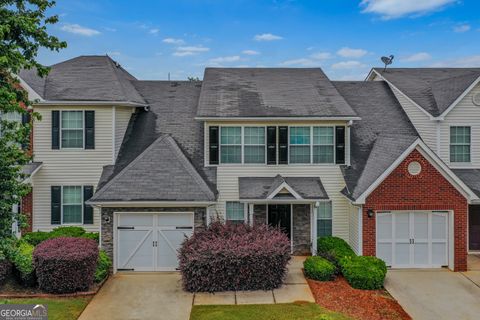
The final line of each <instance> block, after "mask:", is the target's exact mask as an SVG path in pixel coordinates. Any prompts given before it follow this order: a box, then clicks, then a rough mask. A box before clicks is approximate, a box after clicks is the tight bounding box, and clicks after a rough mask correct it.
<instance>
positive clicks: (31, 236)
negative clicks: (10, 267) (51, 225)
mask: <svg viewBox="0 0 480 320" xmlns="http://www.w3.org/2000/svg"><path fill="white" fill-rule="evenodd" d="M47 239H50V232H45V231H35V232H28V233H25V234H24V235H23V236H22V240H24V241H26V242H28V243H30V244H31V245H32V246H37V245H38V244H40V243H41V242H42V241H45V240H47Z"/></svg>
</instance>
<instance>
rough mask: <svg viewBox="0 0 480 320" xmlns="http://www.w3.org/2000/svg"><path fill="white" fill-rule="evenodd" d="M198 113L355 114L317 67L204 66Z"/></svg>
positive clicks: (219, 115) (292, 115)
mask: <svg viewBox="0 0 480 320" xmlns="http://www.w3.org/2000/svg"><path fill="white" fill-rule="evenodd" d="M198 106H199V107H198V113H197V116H198V117H220V118H222V117H308V116H317V117H354V116H356V113H355V111H354V110H352V108H351V107H350V106H349V105H348V103H347V102H345V99H344V98H343V97H342V96H341V95H340V94H339V93H338V91H337V90H336V89H335V87H334V86H333V85H332V83H331V82H330V80H329V79H328V78H327V76H326V75H325V74H324V73H323V71H322V70H321V69H320V68H298V69H295V68H206V69H205V75H204V79H203V87H202V92H201V94H200V100H199V102H198Z"/></svg>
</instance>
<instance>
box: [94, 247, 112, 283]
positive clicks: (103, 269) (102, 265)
mask: <svg viewBox="0 0 480 320" xmlns="http://www.w3.org/2000/svg"><path fill="white" fill-rule="evenodd" d="M111 266H112V261H111V260H110V258H109V256H108V255H107V253H106V252H105V251H103V250H100V251H99V252H98V261H97V268H96V269H95V282H97V283H98V282H101V281H102V280H103V279H105V277H106V276H107V275H108V273H109V272H110V267H111Z"/></svg>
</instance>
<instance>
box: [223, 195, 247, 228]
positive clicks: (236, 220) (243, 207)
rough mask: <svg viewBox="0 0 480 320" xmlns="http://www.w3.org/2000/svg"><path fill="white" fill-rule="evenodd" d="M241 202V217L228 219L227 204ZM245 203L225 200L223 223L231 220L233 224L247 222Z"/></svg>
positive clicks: (238, 202)
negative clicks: (240, 218)
mask: <svg viewBox="0 0 480 320" xmlns="http://www.w3.org/2000/svg"><path fill="white" fill-rule="evenodd" d="M229 203H230V204H241V205H242V209H243V210H242V211H243V219H242V220H239V219H228V204H229ZM245 208H246V204H245V203H243V202H240V201H225V223H228V222H229V221H230V222H233V223H234V224H241V223H247V214H246V210H245Z"/></svg>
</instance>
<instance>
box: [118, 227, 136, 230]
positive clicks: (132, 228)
mask: <svg viewBox="0 0 480 320" xmlns="http://www.w3.org/2000/svg"><path fill="white" fill-rule="evenodd" d="M117 229H119V230H134V229H135V227H117Z"/></svg>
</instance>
